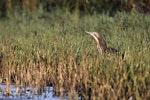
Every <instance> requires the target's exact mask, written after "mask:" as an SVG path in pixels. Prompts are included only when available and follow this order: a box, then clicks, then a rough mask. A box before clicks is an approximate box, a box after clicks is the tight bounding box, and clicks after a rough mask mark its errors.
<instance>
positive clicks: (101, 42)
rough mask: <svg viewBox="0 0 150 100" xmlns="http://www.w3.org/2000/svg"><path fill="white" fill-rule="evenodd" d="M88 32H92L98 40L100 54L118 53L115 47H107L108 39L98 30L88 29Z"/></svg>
mask: <svg viewBox="0 0 150 100" xmlns="http://www.w3.org/2000/svg"><path fill="white" fill-rule="evenodd" d="M86 33H88V34H90V35H91V36H92V37H93V38H94V39H95V40H96V43H97V48H98V52H99V54H100V55H105V54H106V53H116V52H118V51H117V50H116V49H114V48H111V47H107V43H106V41H105V40H104V39H103V37H102V36H101V35H100V34H98V33H97V32H87V31H86Z"/></svg>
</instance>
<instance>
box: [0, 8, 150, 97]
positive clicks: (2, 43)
mask: <svg viewBox="0 0 150 100" xmlns="http://www.w3.org/2000/svg"><path fill="white" fill-rule="evenodd" d="M85 30H87V31H96V32H99V33H100V34H102V35H103V37H104V38H105V39H106V41H107V43H108V46H112V47H114V48H116V49H118V50H120V52H121V53H123V52H125V58H124V59H121V56H115V55H112V58H113V59H111V60H110V59H106V58H104V57H100V56H99V55H98V52H97V48H96V43H95V41H94V40H93V38H92V37H91V36H89V35H87V34H86V33H85V32H84V31H85ZM149 57H150V15H149V14H148V15H143V14H140V13H137V12H131V13H124V12H120V13H116V14H115V15H114V16H113V17H110V16H108V15H106V14H94V15H86V16H79V15H78V14H76V13H72V14H71V13H69V12H65V13H62V12H60V11H56V12H53V13H51V14H45V15H42V16H36V15H35V16H26V14H16V15H14V18H12V19H10V20H7V19H6V20H1V21H0V80H1V81H3V82H5V83H6V84H7V89H6V91H7V93H8V94H11V93H10V89H9V87H10V85H11V84H14V83H15V84H16V86H17V87H27V86H31V87H32V88H39V89H40V88H41V87H44V86H47V85H52V86H53V87H54V89H55V95H58V96H63V95H68V97H69V99H73V100H74V99H78V96H82V97H83V98H84V99H88V98H90V99H92V100H101V99H102V100H103V99H105V100H116V99H119V100H127V99H129V98H131V97H132V98H135V99H137V100H140V99H142V100H143V99H148V98H150V74H149V73H150V58H149Z"/></svg>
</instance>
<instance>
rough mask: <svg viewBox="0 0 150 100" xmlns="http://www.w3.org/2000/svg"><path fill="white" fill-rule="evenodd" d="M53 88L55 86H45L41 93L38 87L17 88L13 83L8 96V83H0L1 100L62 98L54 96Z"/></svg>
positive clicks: (57, 99) (53, 99)
mask: <svg viewBox="0 0 150 100" xmlns="http://www.w3.org/2000/svg"><path fill="white" fill-rule="evenodd" d="M53 90H54V89H53V87H45V88H43V92H42V93H41V94H40V95H39V93H38V89H32V88H29V87H28V88H26V89H25V88H17V87H16V86H15V85H11V88H10V91H11V93H10V96H9V97H6V84H0V100H20V99H21V100H60V97H56V96H54V94H53ZM17 91H19V92H18V93H17Z"/></svg>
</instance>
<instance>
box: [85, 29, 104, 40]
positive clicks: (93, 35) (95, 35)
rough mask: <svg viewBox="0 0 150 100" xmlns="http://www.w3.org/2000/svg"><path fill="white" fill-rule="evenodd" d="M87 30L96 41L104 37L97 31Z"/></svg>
mask: <svg viewBox="0 0 150 100" xmlns="http://www.w3.org/2000/svg"><path fill="white" fill-rule="evenodd" d="M85 32H86V33H88V34H90V35H91V36H92V37H93V38H94V39H95V40H96V41H97V40H98V39H101V38H102V36H101V35H100V34H98V33H97V32H87V31H85Z"/></svg>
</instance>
